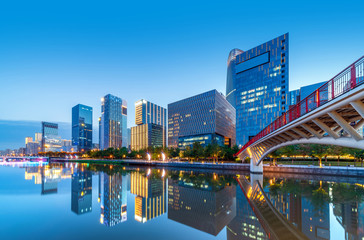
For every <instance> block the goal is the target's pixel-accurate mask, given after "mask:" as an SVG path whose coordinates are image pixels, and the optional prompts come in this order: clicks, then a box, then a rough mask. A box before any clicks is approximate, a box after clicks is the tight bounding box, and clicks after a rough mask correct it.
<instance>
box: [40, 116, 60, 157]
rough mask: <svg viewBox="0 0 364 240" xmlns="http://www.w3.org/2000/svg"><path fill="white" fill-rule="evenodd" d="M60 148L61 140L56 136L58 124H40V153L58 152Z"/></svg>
mask: <svg viewBox="0 0 364 240" xmlns="http://www.w3.org/2000/svg"><path fill="white" fill-rule="evenodd" d="M61 147H62V140H61V137H60V136H58V124H57V123H50V122H42V152H58V151H60V150H61Z"/></svg>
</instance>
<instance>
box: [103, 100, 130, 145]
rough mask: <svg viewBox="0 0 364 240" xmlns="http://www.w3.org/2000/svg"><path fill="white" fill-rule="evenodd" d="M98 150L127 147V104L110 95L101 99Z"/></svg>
mask: <svg viewBox="0 0 364 240" xmlns="http://www.w3.org/2000/svg"><path fill="white" fill-rule="evenodd" d="M99 134H100V149H108V148H121V147H127V141H128V132H127V102H126V101H125V100H123V99H121V98H119V97H116V96H113V95H111V94H108V95H106V96H105V97H103V98H102V99H101V119H100V133H99Z"/></svg>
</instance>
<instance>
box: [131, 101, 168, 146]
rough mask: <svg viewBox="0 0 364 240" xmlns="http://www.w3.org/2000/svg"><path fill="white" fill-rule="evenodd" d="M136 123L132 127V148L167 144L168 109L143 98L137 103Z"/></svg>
mask: <svg viewBox="0 0 364 240" xmlns="http://www.w3.org/2000/svg"><path fill="white" fill-rule="evenodd" d="M135 124H136V125H137V126H135V127H132V128H131V149H132V150H140V149H146V148H147V147H150V146H152V147H165V146H166V125H167V109H165V108H163V107H161V106H158V105H156V104H154V103H151V102H148V101H146V100H144V99H141V100H139V101H137V102H136V103H135Z"/></svg>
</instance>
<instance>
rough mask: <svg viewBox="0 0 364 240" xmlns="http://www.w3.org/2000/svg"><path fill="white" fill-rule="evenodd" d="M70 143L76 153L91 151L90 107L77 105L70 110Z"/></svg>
mask: <svg viewBox="0 0 364 240" xmlns="http://www.w3.org/2000/svg"><path fill="white" fill-rule="evenodd" d="M72 143H73V145H74V146H76V147H77V149H76V150H77V151H78V152H83V151H88V150H91V149H92V107H89V106H85V105H82V104H78V105H76V106H74V107H73V108H72Z"/></svg>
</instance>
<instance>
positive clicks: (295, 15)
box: [0, 0, 364, 149]
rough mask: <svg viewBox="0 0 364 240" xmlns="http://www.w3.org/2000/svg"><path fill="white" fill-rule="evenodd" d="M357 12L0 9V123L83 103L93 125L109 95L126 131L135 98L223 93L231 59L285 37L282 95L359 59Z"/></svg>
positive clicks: (222, 6) (70, 5) (338, 7)
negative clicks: (122, 108)
mask: <svg viewBox="0 0 364 240" xmlns="http://www.w3.org/2000/svg"><path fill="white" fill-rule="evenodd" d="M363 7H364V2H363V1H359V0H353V1H350V4H349V3H348V2H344V1H311V0H308V1H278V2H277V1H189V0H187V1H127V2H125V1H67V0H66V1H16V0H15V1H2V2H1V3H0V53H1V54H0V86H1V90H0V119H1V120H18V121H20V120H22V121H24V120H27V121H28V120H30V121H38V122H39V121H42V120H44V121H54V122H70V121H71V108H72V107H73V106H74V105H76V104H78V103H82V104H86V105H89V106H92V107H93V108H94V124H97V118H98V117H99V115H100V98H101V97H102V96H104V95H106V94H108V93H111V94H114V95H117V96H119V97H121V98H124V99H126V100H127V101H128V111H129V117H128V118H129V119H128V126H129V127H130V126H133V125H134V102H135V101H137V100H139V99H141V98H144V99H147V100H149V101H152V102H154V103H156V104H159V105H161V106H164V107H166V106H167V104H168V103H170V102H174V101H176V100H179V99H182V98H185V97H189V96H192V95H195V94H198V93H201V92H204V91H208V90H211V89H217V90H219V91H221V92H223V93H225V84H226V61H227V57H228V53H229V51H230V50H231V49H232V48H240V49H242V50H248V49H250V48H252V47H254V46H256V45H258V44H261V43H263V42H266V41H268V40H270V39H272V38H274V37H276V36H279V35H281V34H283V33H286V32H289V34H290V53H289V58H290V59H289V61H290V76H289V79H290V89H291V90H292V89H296V88H298V87H300V86H302V85H306V84H311V83H315V82H320V81H325V80H329V79H330V78H331V77H333V76H334V75H335V74H336V73H338V72H339V71H341V70H342V69H343V68H345V67H346V66H348V65H349V64H350V63H351V62H353V61H354V60H356V59H357V58H359V57H361V56H362V55H363V53H364V46H363V39H364V31H363V23H364V20H363V17H362V9H363ZM95 126H97V125H95ZM0 127H1V126H0ZM7 130H8V131H6V132H5V131H3V134H2V136H0V138H3V139H4V138H7V137H8V136H7V135H6V134H12V133H11V131H10V129H9V128H7ZM0 132H1V129H0ZM5 133H6V134H5ZM24 137H25V136H24ZM0 142H1V141H0ZM21 143H22V144H23V143H24V139H23V138H22V139H21ZM4 146H5V145H3V144H1V143H0V149H2V148H3V147H4ZM15 147H18V146H15Z"/></svg>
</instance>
